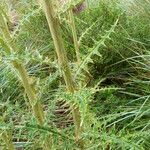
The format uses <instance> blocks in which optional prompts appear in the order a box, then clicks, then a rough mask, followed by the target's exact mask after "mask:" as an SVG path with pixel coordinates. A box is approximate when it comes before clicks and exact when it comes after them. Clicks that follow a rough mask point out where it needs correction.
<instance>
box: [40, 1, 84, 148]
mask: <svg viewBox="0 0 150 150" xmlns="http://www.w3.org/2000/svg"><path fill="white" fill-rule="evenodd" d="M42 7H43V11H44V13H45V15H46V18H47V22H48V25H49V28H50V31H51V35H52V38H53V41H54V45H55V49H56V53H57V56H58V60H59V64H60V67H61V69H62V71H63V76H64V80H65V83H66V87H67V89H68V91H69V92H71V93H74V92H75V83H74V81H73V78H72V75H71V70H70V68H69V64H68V59H67V56H66V51H65V48H64V43H63V39H62V35H61V31H60V22H59V19H58V17H57V14H55V11H54V8H53V4H52V1H49V0H42ZM72 112H73V119H74V124H75V137H76V140H77V141H78V143H79V144H80V147H81V148H83V141H81V140H79V139H80V138H81V134H82V127H81V126H80V124H81V116H80V112H79V109H78V108H76V107H75V108H73V110H72Z"/></svg>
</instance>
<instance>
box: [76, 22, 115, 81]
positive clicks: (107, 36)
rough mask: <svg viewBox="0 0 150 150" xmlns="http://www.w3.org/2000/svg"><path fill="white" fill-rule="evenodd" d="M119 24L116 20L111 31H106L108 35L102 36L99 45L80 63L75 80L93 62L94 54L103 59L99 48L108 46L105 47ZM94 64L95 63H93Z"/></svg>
mask: <svg viewBox="0 0 150 150" xmlns="http://www.w3.org/2000/svg"><path fill="white" fill-rule="evenodd" d="M117 23H118V19H117V20H116V22H115V23H114V25H112V27H111V28H110V30H109V31H106V34H105V35H104V36H102V38H101V39H100V41H98V42H97V45H96V46H94V47H93V48H92V50H91V52H90V53H89V54H87V55H86V56H85V58H84V59H83V61H82V62H81V63H80V65H79V67H78V69H77V71H76V74H75V78H76V77H77V76H78V74H80V72H81V70H82V69H85V68H86V66H87V64H88V63H89V62H91V60H92V58H91V57H92V56H93V55H94V54H96V55H98V56H100V57H102V56H101V55H100V53H99V48H100V46H106V45H105V41H106V40H107V39H109V38H110V35H111V33H113V32H114V30H115V27H116V26H117ZM92 62H93V61H92Z"/></svg>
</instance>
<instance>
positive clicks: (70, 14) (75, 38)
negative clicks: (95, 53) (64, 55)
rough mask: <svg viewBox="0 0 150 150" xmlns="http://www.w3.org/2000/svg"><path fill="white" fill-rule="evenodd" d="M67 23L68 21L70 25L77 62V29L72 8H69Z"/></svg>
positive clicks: (78, 56) (78, 52)
mask: <svg viewBox="0 0 150 150" xmlns="http://www.w3.org/2000/svg"><path fill="white" fill-rule="evenodd" d="M69 23H70V27H71V31H72V36H73V42H74V48H75V52H76V58H77V62H78V63H80V61H81V59H80V51H79V43H78V38H77V31H76V26H75V21H74V15H73V11H72V9H70V10H69Z"/></svg>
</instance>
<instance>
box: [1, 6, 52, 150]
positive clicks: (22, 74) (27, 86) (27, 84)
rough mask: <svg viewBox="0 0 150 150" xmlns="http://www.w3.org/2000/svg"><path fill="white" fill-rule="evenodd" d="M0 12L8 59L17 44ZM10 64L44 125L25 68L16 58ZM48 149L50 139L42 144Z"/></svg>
mask: <svg viewBox="0 0 150 150" xmlns="http://www.w3.org/2000/svg"><path fill="white" fill-rule="evenodd" d="M0 11H1V13H0V22H1V28H0V31H1V39H0V44H1V45H2V46H3V47H4V50H5V54H6V57H9V56H10V55H12V54H15V53H17V52H18V51H19V50H18V48H17V47H18V46H17V44H16V43H15V42H14V40H13V38H12V36H11V33H10V31H9V28H8V25H7V23H6V18H5V14H4V11H3V9H2V8H1V10H0ZM10 64H11V65H12V67H13V68H14V69H15V70H16V71H17V72H18V74H19V76H20V78H21V81H22V84H23V86H24V89H25V92H26V94H27V96H28V99H29V103H30V106H31V109H32V111H33V114H34V117H35V118H36V120H37V123H38V124H39V125H41V126H42V125H44V120H45V118H44V111H43V108H42V105H41V103H40V101H39V98H38V97H37V93H35V87H33V86H32V85H31V84H30V80H31V78H30V77H29V75H28V73H27V71H26V68H25V66H24V65H23V63H22V62H21V61H20V60H18V59H17V58H15V59H12V60H10ZM3 137H4V138H5V137H6V134H4V135H3ZM6 144H7V143H6ZM8 146H9V145H8ZM50 148H51V139H49V140H46V141H45V143H44V149H45V150H49V149H50Z"/></svg>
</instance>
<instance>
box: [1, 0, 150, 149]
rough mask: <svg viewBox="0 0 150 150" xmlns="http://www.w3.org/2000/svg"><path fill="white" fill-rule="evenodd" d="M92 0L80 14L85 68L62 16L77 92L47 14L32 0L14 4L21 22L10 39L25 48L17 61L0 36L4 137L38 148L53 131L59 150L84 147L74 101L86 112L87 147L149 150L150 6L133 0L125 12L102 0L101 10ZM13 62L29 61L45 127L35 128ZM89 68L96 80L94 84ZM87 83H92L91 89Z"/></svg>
mask: <svg viewBox="0 0 150 150" xmlns="http://www.w3.org/2000/svg"><path fill="white" fill-rule="evenodd" d="M89 2H90V7H89V8H88V9H87V10H85V11H84V12H82V13H80V14H78V15H75V23H76V27H77V35H78V40H79V44H80V52H81V57H82V61H81V63H80V64H76V63H74V61H75V52H74V48H73V40H72V35H71V31H70V29H68V24H67V18H66V16H65V15H64V14H61V15H60V17H62V18H61V19H62V22H61V29H62V31H61V32H62V34H63V38H64V40H65V48H66V50H67V53H68V54H67V55H68V58H69V62H70V66H71V69H72V72H73V75H74V77H75V81H76V85H77V91H76V92H75V93H74V94H70V93H68V92H66V91H65V87H64V80H63V78H62V73H61V71H60V70H61V68H59V66H58V64H57V57H56V54H55V52H54V45H53V41H52V38H51V36H50V33H49V29H48V25H47V22H46V18H45V16H44V14H43V13H42V11H41V10H40V8H39V7H38V5H37V4H36V3H34V2H31V1H30V2H29V1H27V0H26V1H21V2H20V3H19V4H17V5H15V8H16V10H17V11H18V12H19V14H20V24H19V26H18V28H17V29H16V31H14V32H13V33H12V36H13V37H14V38H15V41H14V42H15V43H17V45H18V48H19V49H20V51H19V52H17V53H16V54H15V55H13V56H12V55H9V53H7V54H6V53H4V49H5V50H8V52H9V47H8V46H7V44H6V43H5V42H6V41H5V39H3V38H2V37H0V43H1V44H0V50H1V52H0V133H1V131H2V132H3V131H5V130H6V128H7V129H12V130H13V133H12V135H13V141H14V143H15V145H16V147H19V146H20V145H21V146H24V149H39V148H41V147H42V144H43V141H44V139H46V138H47V134H48V133H50V134H51V135H52V137H53V149H78V147H77V144H76V143H75V142H74V133H73V128H74V125H73V120H72V117H71V116H72V115H71V108H70V107H69V106H68V104H74V105H75V106H78V107H79V110H80V113H81V123H82V124H83V127H84V132H83V135H82V138H83V139H85V148H86V149H87V150H99V149H100V150H101V149H102V150H106V149H112V150H117V149H118V150H122V149H123V150H128V149H131V150H147V149H149V147H150V134H149V133H150V121H149V116H150V85H149V83H150V71H149V70H150V67H149V65H150V59H149V56H150V52H149V49H150V44H149V42H150V30H149V29H150V20H149V13H150V11H149V8H148V6H149V2H148V1H146V0H143V1H142V0H140V1H137V2H136V1H135V3H134V4H132V5H131V6H133V7H132V8H133V9H129V8H124V9H122V7H120V6H121V5H120V2H118V1H117V0H114V1H110V0H107V1H99V5H97V7H95V5H94V6H91V5H92V4H93V2H91V1H90V0H89ZM65 11H66V10H65ZM133 12H134V13H133ZM0 36H1V34H0ZM5 52H7V51H5ZM14 58H15V59H19V60H20V61H21V62H24V64H25V66H26V68H27V70H28V72H29V75H30V77H31V79H32V81H31V84H33V85H35V87H36V88H35V90H36V91H39V92H38V97H39V98H40V100H41V102H42V103H43V104H44V106H43V107H44V111H45V114H46V118H47V119H46V121H45V124H44V126H39V125H37V124H36V121H35V119H34V117H33V115H32V114H31V112H30V110H29V105H28V103H27V96H26V94H25V91H24V89H23V88H22V86H21V83H20V80H19V78H18V74H17V73H16V74H13V73H12V71H13V69H12V66H11V65H9V61H10V60H12V59H14ZM87 69H88V71H89V73H90V74H91V76H92V77H91V78H90V79H89V80H88V81H87V80H86V77H87V76H86V73H85V70H87ZM81 81H82V82H83V81H84V82H86V84H84V85H85V86H82V84H83V83H81ZM0 140H1V139H0ZM16 141H17V142H19V143H17V142H16ZM21 142H22V143H21ZM0 143H2V146H6V145H4V142H2V141H0ZM0 146H1V144H0ZM0 149H1V147H0Z"/></svg>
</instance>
